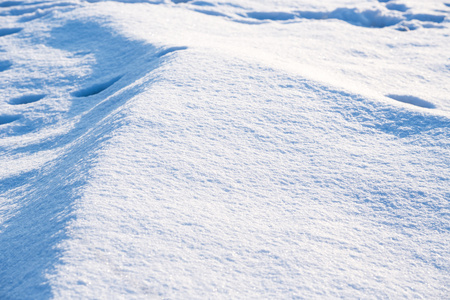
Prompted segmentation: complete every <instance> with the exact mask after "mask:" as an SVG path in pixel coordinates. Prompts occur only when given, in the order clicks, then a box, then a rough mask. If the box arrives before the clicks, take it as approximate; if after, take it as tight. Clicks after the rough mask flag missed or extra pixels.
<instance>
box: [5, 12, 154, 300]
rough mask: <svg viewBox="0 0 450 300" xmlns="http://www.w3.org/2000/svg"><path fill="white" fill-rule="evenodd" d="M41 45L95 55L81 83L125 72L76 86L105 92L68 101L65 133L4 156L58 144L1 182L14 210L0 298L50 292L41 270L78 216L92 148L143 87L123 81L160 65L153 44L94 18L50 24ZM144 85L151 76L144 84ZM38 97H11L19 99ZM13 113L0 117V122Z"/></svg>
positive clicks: (46, 270) (50, 266)
mask: <svg viewBox="0 0 450 300" xmlns="http://www.w3.org/2000/svg"><path fill="white" fill-rule="evenodd" d="M43 43H44V44H46V45H47V46H48V47H53V48H58V49H63V50H66V51H69V52H72V53H74V54H76V53H80V52H81V51H84V52H86V51H87V52H89V53H91V55H93V56H94V58H95V64H94V65H93V66H92V77H90V78H85V79H83V80H82V81H81V82H80V83H79V84H80V85H85V84H87V83H88V82H92V81H93V78H95V80H98V81H102V80H103V79H104V78H105V77H106V76H115V77H114V78H116V79H117V78H119V77H118V76H119V75H121V74H124V72H125V73H126V75H124V76H123V77H122V80H120V82H117V83H116V84H115V85H114V87H112V86H110V84H111V83H112V82H111V81H110V82H107V83H108V84H106V85H102V86H97V87H95V86H94V87H91V88H88V89H84V90H81V91H79V92H78V93H79V95H80V96H83V95H85V96H88V95H89V94H93V93H95V92H99V91H100V90H102V91H103V93H101V94H98V95H99V96H100V95H102V97H96V98H93V100H95V101H74V102H73V103H72V108H71V110H70V112H69V113H68V116H67V117H68V118H75V117H77V116H79V115H81V114H82V117H81V118H80V119H79V121H78V122H77V123H76V124H75V126H74V128H73V129H72V130H71V131H70V132H68V133H66V134H64V135H60V136H56V137H53V138H51V139H49V140H47V141H44V142H42V143H40V144H34V145H30V146H26V147H23V148H16V149H13V150H9V153H8V155H19V154H20V155H24V154H28V155H32V154H33V153H36V152H39V151H45V150H54V149H60V151H61V152H62V154H61V155H60V156H59V157H58V158H57V159H55V160H54V161H51V162H49V163H48V164H46V165H45V166H44V167H42V168H41V169H39V170H35V171H32V172H28V173H24V174H19V175H14V176H12V177H9V178H4V179H2V180H1V181H0V196H1V197H4V198H5V199H10V201H12V203H13V205H12V207H13V208H10V209H9V210H8V211H7V212H6V215H9V216H10V218H9V219H7V220H6V221H5V222H4V223H3V224H2V227H1V228H0V266H1V268H0V299H27V298H29V297H30V296H32V297H33V299H48V298H51V297H52V293H51V287H50V285H49V283H48V277H47V276H48V274H52V272H54V269H55V266H56V265H58V264H59V263H60V258H61V256H62V250H61V249H60V248H58V246H59V245H60V244H61V243H62V242H63V241H64V240H65V239H67V235H66V226H67V225H68V222H70V221H71V220H73V219H74V218H75V217H76V216H75V205H76V203H77V201H78V200H79V199H80V198H81V196H82V193H83V187H84V186H85V185H86V184H87V182H88V181H89V179H90V170H91V169H92V167H93V165H94V163H95V161H96V160H97V150H98V149H99V148H101V147H102V144H103V143H104V142H105V140H107V139H108V137H109V136H110V135H111V133H112V132H113V131H114V130H115V129H116V128H118V127H119V126H120V125H121V122H122V121H121V120H120V116H119V115H116V114H113V112H114V111H116V110H117V109H118V108H120V107H121V106H123V105H124V104H125V103H126V102H127V101H128V100H129V99H131V98H132V97H134V96H135V95H137V94H139V93H140V92H141V90H142V89H144V88H145V87H144V86H141V85H136V86H133V87H130V88H125V87H127V85H128V84H131V83H133V82H135V81H136V80H137V79H139V78H142V77H143V76H144V75H146V74H147V73H148V72H150V71H151V70H153V69H155V68H156V67H157V66H158V58H157V51H156V49H155V47H153V46H152V45H149V44H144V43H142V42H136V41H130V40H129V39H127V38H126V37H123V36H119V35H117V34H116V33H114V32H111V30H110V29H108V28H104V27H102V26H101V25H99V24H97V23H94V22H92V23H82V22H79V21H73V22H70V23H67V24H66V25H64V26H63V27H61V28H56V29H54V30H53V31H52V32H51V35H50V38H49V39H48V40H45V41H43ZM114 74H116V75H114ZM76 81H77V78H75V77H74V78H68V82H76ZM119 83H120V84H119ZM149 84H151V79H148V80H147V82H145V83H143V85H146V86H148V85H149ZM108 87H109V88H108ZM105 88H108V89H107V90H105ZM111 90H112V91H111ZM113 91H115V94H113ZM38 98H39V97H37V96H35V97H34V98H33V97H29V98H20V99H18V100H15V101H16V104H20V103H25V102H27V101H28V102H30V101H31V102H32V101H33V100H36V101H37V99H38ZM19 117H20V116H1V117H0V124H1V123H3V124H6V123H8V122H13V121H14V120H16V119H18V118H19ZM0 127H1V126H0ZM21 153H22V154H21ZM2 155H4V154H2ZM4 215H5V214H4Z"/></svg>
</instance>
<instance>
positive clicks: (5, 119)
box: [0, 115, 20, 125]
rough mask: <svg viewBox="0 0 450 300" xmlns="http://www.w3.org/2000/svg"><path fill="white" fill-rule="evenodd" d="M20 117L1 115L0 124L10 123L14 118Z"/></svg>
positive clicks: (18, 117)
mask: <svg viewBox="0 0 450 300" xmlns="http://www.w3.org/2000/svg"><path fill="white" fill-rule="evenodd" d="M18 119H20V116H19V115H3V116H0V125H4V124H8V123H12V122H14V121H15V120H18Z"/></svg>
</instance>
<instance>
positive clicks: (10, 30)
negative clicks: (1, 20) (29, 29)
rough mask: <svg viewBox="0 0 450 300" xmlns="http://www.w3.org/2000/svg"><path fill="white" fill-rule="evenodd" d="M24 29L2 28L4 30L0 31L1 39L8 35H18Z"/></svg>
mask: <svg viewBox="0 0 450 300" xmlns="http://www.w3.org/2000/svg"><path fill="white" fill-rule="evenodd" d="M22 29H23V28H2V29H0V37H2V36H6V35H10V34H14V33H18V32H20V31H21V30H22Z"/></svg>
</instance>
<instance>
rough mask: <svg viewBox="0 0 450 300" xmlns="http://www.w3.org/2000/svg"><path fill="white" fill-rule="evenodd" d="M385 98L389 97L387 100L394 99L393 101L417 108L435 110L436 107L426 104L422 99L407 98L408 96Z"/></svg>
mask: <svg viewBox="0 0 450 300" xmlns="http://www.w3.org/2000/svg"><path fill="white" fill-rule="evenodd" d="M386 97H389V98H391V99H394V100H396V101H399V102H403V103H407V104H411V105H415V106H418V107H423V108H436V106H435V105H434V104H433V103H431V102H428V101H426V100H423V99H420V98H418V97H414V96H409V95H386Z"/></svg>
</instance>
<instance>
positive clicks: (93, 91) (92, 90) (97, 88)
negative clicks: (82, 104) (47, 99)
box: [72, 76, 122, 97]
mask: <svg viewBox="0 0 450 300" xmlns="http://www.w3.org/2000/svg"><path fill="white" fill-rule="evenodd" d="M120 78H122V76H119V77H115V78H113V79H111V80H109V81H107V82H103V83H98V84H94V85H92V86H90V87H87V88H84V89H81V90H79V91H76V92H73V93H72V96H75V97H88V96H93V95H97V94H99V93H101V92H103V91H104V90H106V89H107V88H109V87H110V86H112V85H113V84H114V83H116V82H117V81H118V80H119V79H120Z"/></svg>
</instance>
